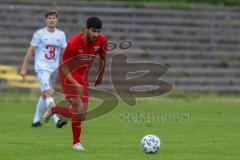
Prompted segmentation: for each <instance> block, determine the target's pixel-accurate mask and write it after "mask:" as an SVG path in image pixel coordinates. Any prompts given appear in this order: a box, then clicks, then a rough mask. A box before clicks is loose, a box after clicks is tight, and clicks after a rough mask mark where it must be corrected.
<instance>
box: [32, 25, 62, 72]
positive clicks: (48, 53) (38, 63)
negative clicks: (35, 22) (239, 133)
mask: <svg viewBox="0 0 240 160" xmlns="http://www.w3.org/2000/svg"><path fill="white" fill-rule="evenodd" d="M31 45H33V46H35V47H36V49H35V71H36V72H38V71H43V70H45V71H49V72H53V71H54V70H55V69H56V68H57V67H58V65H59V57H60V54H61V52H62V48H65V47H66V46H67V43H66V35H65V33H64V32H63V31H61V30H59V29H57V28H56V29H55V31H54V32H49V31H48V30H47V28H46V27H45V28H41V29H39V30H37V31H36V32H35V33H34V35H33V38H32V41H31Z"/></svg>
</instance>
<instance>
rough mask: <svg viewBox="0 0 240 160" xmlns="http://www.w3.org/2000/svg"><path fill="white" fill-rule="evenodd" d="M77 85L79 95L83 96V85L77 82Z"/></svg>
mask: <svg viewBox="0 0 240 160" xmlns="http://www.w3.org/2000/svg"><path fill="white" fill-rule="evenodd" d="M75 87H76V88H77V92H78V95H79V96H82V95H83V91H84V89H83V86H82V85H80V84H75Z"/></svg>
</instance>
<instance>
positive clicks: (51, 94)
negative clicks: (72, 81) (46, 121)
mask: <svg viewBox="0 0 240 160" xmlns="http://www.w3.org/2000/svg"><path fill="white" fill-rule="evenodd" d="M43 94H44V96H45V98H47V97H52V96H53V95H54V90H52V89H51V90H46V91H44V92H43Z"/></svg>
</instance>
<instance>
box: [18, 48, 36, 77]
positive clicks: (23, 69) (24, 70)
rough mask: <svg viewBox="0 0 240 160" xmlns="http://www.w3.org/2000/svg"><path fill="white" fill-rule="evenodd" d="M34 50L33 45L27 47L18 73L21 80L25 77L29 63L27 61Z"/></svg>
mask: <svg viewBox="0 0 240 160" xmlns="http://www.w3.org/2000/svg"><path fill="white" fill-rule="evenodd" d="M34 50H35V46H33V45H30V46H29V48H28V51H27V53H26V55H25V57H24V60H23V64H22V67H21V69H20V75H21V76H22V78H23V80H25V78H26V76H27V68H28V64H29V61H30V59H31V57H32V55H33V53H34Z"/></svg>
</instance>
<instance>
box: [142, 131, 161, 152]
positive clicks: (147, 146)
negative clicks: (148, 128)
mask: <svg viewBox="0 0 240 160" xmlns="http://www.w3.org/2000/svg"><path fill="white" fill-rule="evenodd" d="M160 144H161V142H160V139H159V138H158V137H157V136H155V135H146V136H145V137H143V139H142V140H141V148H142V150H143V152H145V153H147V154H154V153H157V152H158V151H159V149H160Z"/></svg>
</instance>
